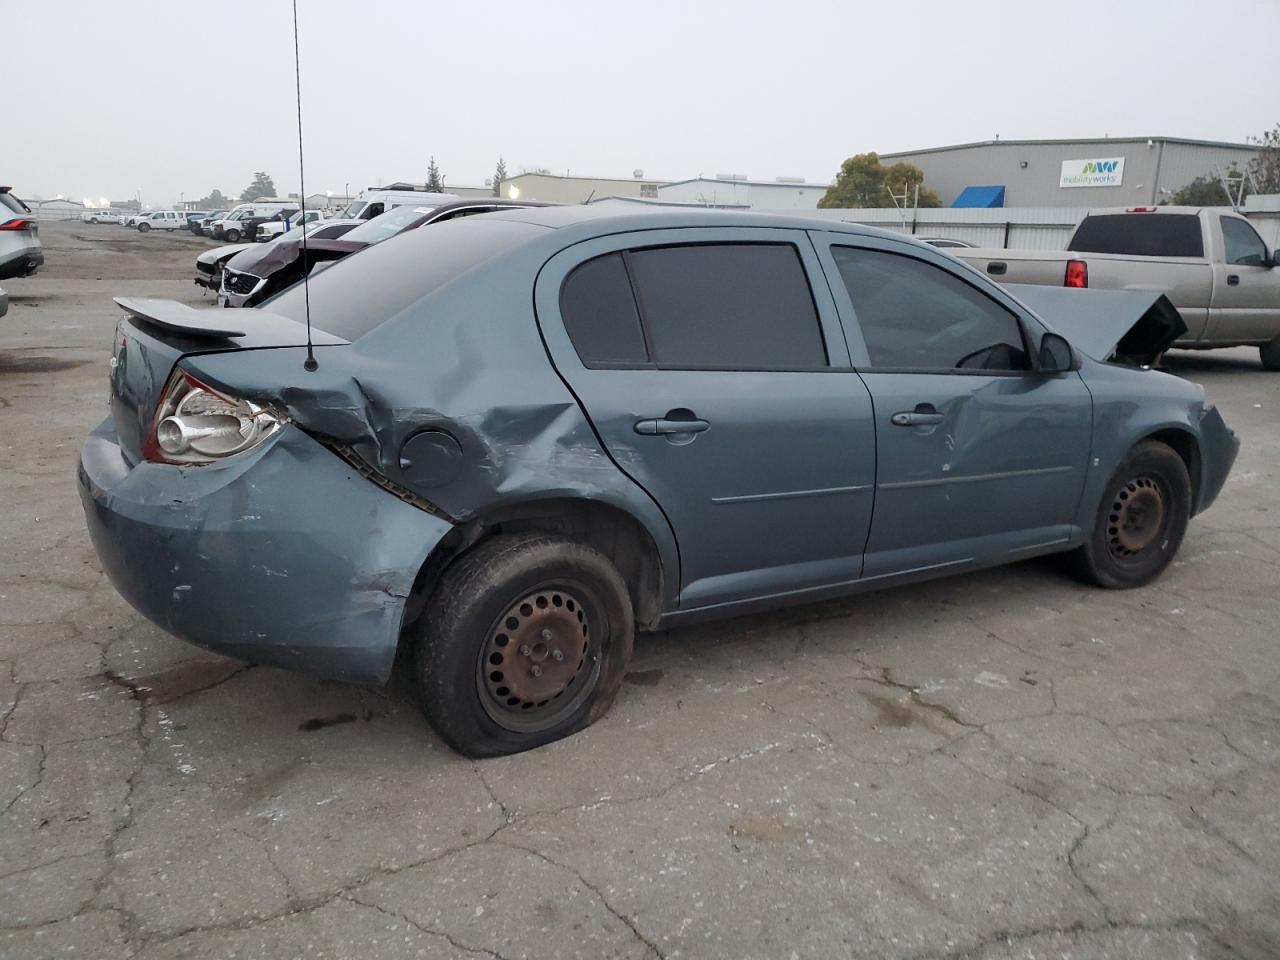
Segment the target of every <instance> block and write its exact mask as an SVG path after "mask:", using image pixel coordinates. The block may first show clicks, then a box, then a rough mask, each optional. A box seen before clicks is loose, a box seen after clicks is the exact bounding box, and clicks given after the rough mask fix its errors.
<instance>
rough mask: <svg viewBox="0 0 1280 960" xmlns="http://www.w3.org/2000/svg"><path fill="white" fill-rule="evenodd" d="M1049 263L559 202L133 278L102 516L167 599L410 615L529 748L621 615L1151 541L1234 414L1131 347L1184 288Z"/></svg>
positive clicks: (822, 225)
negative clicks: (1146, 287) (377, 239)
mask: <svg viewBox="0 0 1280 960" xmlns="http://www.w3.org/2000/svg"><path fill="white" fill-rule="evenodd" d="M1036 296H1038V295H1037V294H1031V295H1029V296H1028V298H1026V299H1024V298H1023V296H1022V295H1021V291H1017V290H1014V291H1011V290H1009V289H1005V288H1002V287H1000V286H998V285H996V284H995V283H993V282H991V281H990V280H989V279H987V278H986V277H985V276H983V275H981V274H980V273H978V272H976V271H974V270H973V269H971V268H969V267H967V266H965V265H964V264H962V263H961V262H960V261H958V260H956V259H955V258H954V257H952V256H950V255H948V254H946V253H944V252H942V251H939V250H936V249H934V248H932V247H929V246H927V245H925V244H921V243H917V242H915V241H912V240H910V239H907V238H904V237H901V236H898V235H892V234H887V233H884V232H880V231H877V230H874V229H871V228H866V227H859V226H855V225H852V224H845V223H840V224H834V223H831V222H827V221H814V220H807V219H803V218H798V217H782V216H770V215H754V214H745V213H731V212H723V211H715V212H708V211H702V210H699V211H694V212H689V211H672V210H655V211H645V212H628V213H621V214H620V213H617V212H614V211H609V210H606V209H604V208H600V207H581V206H573V207H549V208H544V209H537V210H504V211H497V212H493V213H489V214H487V215H485V216H480V217H467V218H460V219H456V220H453V221H450V222H447V223H442V224H439V225H437V226H434V227H432V229H430V230H413V231H409V232H407V233H404V234H401V235H400V236H396V237H394V238H393V239H391V240H389V241H387V242H385V243H380V244H377V245H375V246H373V247H370V248H368V249H366V250H364V251H362V252H361V253H360V254H359V256H357V257H352V258H349V259H347V260H345V261H342V262H340V263H338V264H336V265H334V266H333V267H331V268H329V269H327V270H325V271H323V272H321V273H319V274H317V275H315V276H314V277H313V278H311V280H310V282H309V284H307V285H303V284H298V285H295V286H294V287H292V288H291V289H289V290H286V291H285V292H283V293H282V294H280V295H279V296H277V297H275V298H274V299H273V300H272V301H271V302H270V303H269V304H268V305H267V308H265V309H264V308H256V309H249V310H239V311H235V312H232V311H226V310H212V309H209V310H195V309H193V308H190V307H187V306H183V305H180V304H177V303H173V302H170V301H155V300H129V299H121V300H119V301H117V302H118V303H119V304H120V306H121V307H123V308H124V310H125V313H126V315H125V316H124V317H123V318H122V319H121V321H120V324H119V327H118V331H117V334H116V341H115V350H114V357H113V362H112V373H111V415H110V417H109V418H108V419H107V420H105V421H104V422H103V423H102V424H101V425H100V426H99V427H98V428H97V429H96V430H94V432H93V433H92V434H91V435H90V437H89V438H88V440H87V442H86V444H85V446H84V449H83V451H82V454H81V461H80V469H79V485H80V491H81V496H82V500H83V503H84V508H85V513H86V517H87V523H88V527H89V531H90V534H91V537H92V539H93V543H94V545H95V547H96V549H97V552H98V555H99V557H100V558H101V560H102V564H103V567H104V569H105V570H106V572H107V574H108V575H109V577H110V579H111V581H112V582H113V583H114V584H115V586H116V588H117V589H118V590H119V591H120V593H121V594H122V595H123V596H124V597H125V598H126V599H127V600H128V601H129V602H130V603H132V604H133V605H134V606H135V607H136V608H137V609H138V610H140V611H141V612H142V613H143V614H145V615H146V616H147V617H149V618H150V619H151V620H153V621H154V622H155V623H157V624H158V625H159V626H161V627H162V628H164V629H165V630H167V631H169V632H171V633H172V634H174V635H176V636H178V637H181V638H183V639H185V640H187V641H190V642H192V643H194V644H197V645H199V646H202V647H205V648H208V649H210V650H215V651H218V652H221V653H223V654H226V655H228V656H232V657H238V658H241V659H244V660H248V661H252V662H257V663H265V664H274V665H276V666H281V667H287V668H291V669H296V670H302V671H307V672H309V673H312V674H316V675H320V676H325V677H330V678H338V679H343V680H350V681H360V682H366V683H383V682H385V681H386V680H387V678H388V676H389V674H390V673H391V670H392V664H393V662H394V661H396V658H397V653H398V652H403V654H404V657H403V661H404V663H405V664H406V665H407V667H408V669H409V670H410V672H411V673H412V676H413V678H414V681H415V682H416V684H417V688H418V691H419V694H420V699H421V704H422V708H423V710H424V712H425V714H426V716H427V718H428V719H429V721H430V723H431V724H432V726H433V727H434V728H435V729H436V730H437V731H438V732H439V733H440V735H441V736H442V737H443V738H444V739H445V740H446V741H447V742H448V743H449V744H451V745H452V746H453V747H454V748H455V749H457V750H459V751H461V752H463V753H465V754H468V755H471V756H492V755H497V754H505V753H512V752H515V751H519V750H524V749H528V748H531V747H536V746H538V745H540V744H544V743H548V742H550V741H553V740H556V739H558V738H561V737H564V736H566V735H568V734H571V733H573V732H575V731H577V730H580V729H582V728H584V727H586V726H587V725H589V724H590V723H592V722H593V721H595V720H598V719H599V718H600V717H602V716H603V715H604V714H605V713H606V711H607V710H608V708H609V706H610V704H611V702H612V701H613V699H614V697H615V695H616V694H617V692H618V690H619V687H620V685H621V683H622V679H623V676H624V674H625V671H626V668H627V662H628V658H629V657H630V654H631V650H632V643H633V638H634V635H635V633H636V631H637V630H653V629H658V628H665V627H674V626H678V625H682V624H688V623H694V622H697V621H701V620H709V619H714V618H721V617H727V616H733V615H738V614H744V613H749V612H753V611H759V610H765V609H769V608H774V607H780V606H784V605H788V604H796V603H806V602H811V601H816V600H822V599H825V598H830V597H841V596H847V595H850V594H855V593H859V592H861V591H866V590H873V589H877V588H881V587H887V586H891V585H899V584H904V583H911V582H914V581H918V580H923V579H926V578H930V577H936V576H942V575H945V574H950V573H961V572H968V571H972V570H976V569H979V568H983V567H989V566H993V565H996V564H1001V563H1008V562H1013V561H1018V560H1023V559H1026V558H1028V557H1033V556H1037V555H1042V554H1050V553H1061V554H1064V555H1065V557H1066V559H1067V561H1068V564H1069V566H1070V568H1071V569H1072V570H1073V571H1074V572H1075V573H1076V574H1077V575H1079V576H1080V577H1082V578H1084V579H1085V580H1087V581H1089V582H1091V583H1094V584H1097V585H1099V586H1102V587H1109V588H1131V587H1139V586H1142V585H1143V584H1146V583H1149V582H1150V581H1152V580H1153V579H1154V578H1156V577H1157V576H1158V575H1159V574H1160V573H1161V572H1162V571H1163V570H1164V569H1165V568H1166V567H1167V566H1168V564H1169V563H1170V561H1171V560H1172V559H1173V557H1174V555H1175V554H1176V552H1177V550H1178V547H1179V545H1180V543H1181V542H1182V538H1183V534H1184V532H1185V531H1186V529H1187V524H1188V521H1189V519H1190V518H1191V517H1192V516H1193V515H1195V514H1197V513H1198V512H1200V511H1202V510H1204V509H1206V508H1207V507H1208V506H1209V505H1210V504H1212V503H1213V501H1214V499H1215V498H1216V497H1217V496H1218V494H1219V492H1220V491H1221V490H1222V487H1223V484H1224V482H1225V480H1226V477H1227V474H1228V471H1229V470H1230V468H1231V465H1232V463H1233V461H1234V459H1235V455H1236V451H1237V448H1238V441H1237V439H1236V437H1235V435H1234V433H1233V432H1232V431H1231V430H1230V429H1228V428H1227V426H1226V425H1225V424H1224V423H1223V421H1222V418H1221V417H1220V415H1219V414H1218V411H1217V410H1216V408H1215V407H1214V406H1213V405H1212V404H1210V403H1208V402H1207V401H1206V399H1205V395H1204V391H1203V389H1202V388H1201V387H1199V386H1197V385H1195V384H1192V383H1189V382H1187V381H1184V380H1181V379H1178V378H1176V377H1173V376H1169V375H1167V374H1165V373H1162V372H1159V371H1156V370H1152V369H1149V368H1147V366H1146V364H1148V363H1149V362H1150V360H1151V359H1152V358H1154V357H1155V356H1156V355H1158V354H1159V353H1160V351H1162V350H1163V349H1164V348H1165V347H1166V346H1167V345H1168V344H1169V343H1170V342H1172V341H1173V340H1175V339H1176V338H1177V337H1179V336H1181V335H1182V333H1183V330H1184V327H1183V324H1182V320H1181V317H1179V315H1178V313H1177V311H1176V310H1174V309H1173V308H1172V307H1171V306H1170V305H1169V303H1168V301H1167V300H1166V299H1165V298H1164V297H1162V296H1160V295H1157V294H1147V293H1137V294H1132V295H1131V294H1126V293H1123V292H1120V293H1105V292H1104V293H1098V292H1094V291H1089V290H1057V291H1052V294H1051V295H1050V294H1045V295H1043V296H1041V298H1040V299H1034V298H1035V297H1036ZM308 302H309V304H310V308H309V321H310V326H309V325H308V307H307V304H308ZM308 339H310V341H311V342H312V343H313V344H314V347H313V348H309V347H308V346H307V344H308ZM312 353H313V354H314V362H312V356H311V354H312Z"/></svg>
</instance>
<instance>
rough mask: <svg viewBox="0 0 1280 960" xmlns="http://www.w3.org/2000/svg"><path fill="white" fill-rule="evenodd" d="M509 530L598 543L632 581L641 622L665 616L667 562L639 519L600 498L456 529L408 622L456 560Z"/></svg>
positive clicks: (532, 508)
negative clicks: (664, 561)
mask: <svg viewBox="0 0 1280 960" xmlns="http://www.w3.org/2000/svg"><path fill="white" fill-rule="evenodd" d="M504 533H549V534H555V535H557V536H562V537H566V538H568V539H570V540H574V541H576V542H578V543H583V544H586V545H588V546H591V547H594V548H595V549H596V550H599V551H600V552H601V553H602V554H604V555H605V556H606V557H608V558H609V561H610V562H611V563H612V564H613V565H614V567H616V568H617V570H618V573H619V574H620V575H621V576H622V579H623V580H624V581H625V582H626V584H627V589H628V592H629V593H630V594H631V606H632V609H633V610H634V611H635V618H636V625H637V626H638V627H641V628H644V627H651V626H653V624H655V623H656V622H657V620H658V617H659V616H661V614H662V582H663V581H662V577H663V571H662V561H661V558H660V557H659V555H658V547H657V545H656V544H655V543H654V542H653V538H652V537H651V536H650V535H649V532H648V531H647V530H645V528H644V527H643V526H642V525H641V524H640V522H639V521H638V520H636V519H635V518H634V517H632V516H631V515H630V514H628V513H626V512H624V511H622V510H619V509H618V508H617V507H612V506H609V505H608V504H604V503H600V502H599V501H595V500H539V501H534V502H530V503H522V504H515V505H510V506H505V507H500V508H498V509H497V510H493V511H490V512H489V513H486V514H482V515H481V516H479V517H477V518H475V519H473V520H469V521H467V522H465V523H461V524H459V525H458V526H456V527H454V528H453V530H451V531H450V532H449V534H448V535H447V536H446V537H445V538H444V539H443V540H442V541H441V542H440V544H439V546H437V547H436V549H435V550H434V551H432V553H431V556H430V557H428V558H427V562H426V563H425V564H423V567H422V569H421V570H420V571H419V572H418V577H417V579H416V581H415V582H414V586H413V594H412V596H411V598H410V604H409V608H408V610H407V611H406V615H405V620H404V622H405V623H406V624H408V623H411V622H412V621H413V620H416V619H417V618H418V616H419V615H420V614H421V612H422V609H423V607H425V606H426V602H427V599H428V597H429V596H430V595H431V591H432V590H433V589H435V584H436V583H437V582H439V579H440V576H441V575H442V574H443V573H444V571H445V570H446V569H448V567H449V566H450V565H451V564H453V563H454V562H455V561H456V560H457V559H458V558H459V557H461V556H462V555H463V554H464V553H467V552H468V551H469V550H471V549H472V548H473V547H475V546H476V545H477V544H479V543H481V542H482V541H484V540H487V539H489V538H490V537H493V536H497V535H498V534H504Z"/></svg>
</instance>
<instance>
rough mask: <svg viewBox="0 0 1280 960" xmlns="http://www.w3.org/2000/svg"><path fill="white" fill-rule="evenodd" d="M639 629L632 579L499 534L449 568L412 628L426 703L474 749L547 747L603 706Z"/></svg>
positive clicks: (537, 541) (592, 553) (437, 721)
mask: <svg viewBox="0 0 1280 960" xmlns="http://www.w3.org/2000/svg"><path fill="white" fill-rule="evenodd" d="M634 635H635V622H634V619H633V615H632V610H631V599H630V596H629V595H628V593H627V587H626V584H625V583H624V582H623V580H622V577H621V576H619V574H618V571H617V570H616V569H614V566H613V564H612V563H610V562H609V561H608V559H606V558H605V557H604V556H603V555H602V554H600V553H599V552H598V551H596V550H594V549H592V548H591V547H588V546H584V545H583V544H580V543H575V542H573V541H571V540H565V539H562V538H559V537H553V536H548V535H543V534H529V535H505V536H499V537H494V538H493V539H492V540H488V541H486V542H484V543H481V544H480V545H479V546H477V547H475V548H474V549H473V550H471V551H470V552H468V553H466V554H464V555H463V556H462V557H461V558H460V559H459V560H458V561H457V562H456V563H454V564H453V565H452V566H451V567H449V569H448V570H446V571H445V573H444V575H443V576H442V577H441V578H440V582H439V584H438V585H437V586H436V589H435V591H434V594H433V596H432V599H431V600H429V601H428V605H427V609H426V612H425V613H424V614H423V616H422V618H421V619H420V620H419V621H418V623H417V625H416V627H415V635H414V636H413V637H412V642H414V644H415V645H416V650H415V652H416V656H415V657H414V668H413V674H414V679H415V682H416V685H417V688H418V694H419V698H420V701H421V706H422V711H423V713H425V714H426V717H427V720H428V722H430V724H431V726H432V728H433V729H435V731H436V732H437V733H438V734H440V736H441V737H443V738H444V740H445V742H447V743H448V744H449V746H451V747H453V749H455V750H457V751H458V752H459V753H461V754H464V755H466V756H469V757H495V756H502V755H504V754H509V753H519V752H520V751H522V750H529V749H532V748H533V747H538V746H541V745H543V744H546V743H551V742H552V741H555V740H559V739H561V738H563V737H567V736H569V735H570V734H572V733H576V732H577V731H579V730H581V729H583V728H584V727H587V726H589V725H590V724H592V723H594V722H595V721H596V720H598V719H600V717H602V716H604V715H605V713H607V712H608V710H609V707H610V706H611V705H612V704H613V700H614V697H616V696H617V693H618V689H619V688H620V687H621V685H622V678H623V676H624V674H625V673H626V669H627V663H628V662H629V661H630V659H631V648H632V643H633V640H634ZM544 640H545V641H546V642H542V641H544ZM575 657H576V659H577V662H576V663H575V662H574V660H575ZM553 658H554V659H553ZM504 671H505V672H504Z"/></svg>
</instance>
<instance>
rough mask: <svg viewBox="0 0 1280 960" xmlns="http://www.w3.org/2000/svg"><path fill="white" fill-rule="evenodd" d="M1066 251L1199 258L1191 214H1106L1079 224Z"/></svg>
mask: <svg viewBox="0 0 1280 960" xmlns="http://www.w3.org/2000/svg"><path fill="white" fill-rule="evenodd" d="M1067 249H1068V250H1075V251H1078V252H1080V253H1115V254H1121V255H1127V256H1140V257H1203V256H1204V238H1203V237H1202V236H1201V229H1200V218H1199V217H1197V216H1196V215H1195V214H1193V213H1106V214H1100V215H1096V216H1090V217H1085V218H1084V219H1083V220H1082V221H1080V226H1079V227H1077V228H1076V232H1075V234H1074V235H1073V236H1072V237H1071V242H1070V243H1068V244H1067Z"/></svg>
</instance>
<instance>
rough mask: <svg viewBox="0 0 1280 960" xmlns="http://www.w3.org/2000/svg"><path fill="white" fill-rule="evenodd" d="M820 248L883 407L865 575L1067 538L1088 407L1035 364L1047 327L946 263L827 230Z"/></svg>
mask: <svg viewBox="0 0 1280 960" xmlns="http://www.w3.org/2000/svg"><path fill="white" fill-rule="evenodd" d="M816 239H817V238H816ZM820 249H821V250H822V257H823V262H824V264H826V265H827V267H828V275H829V276H830V277H831V281H832V288H833V289H834V290H835V291H836V301H837V303H838V304H839V305H840V308H841V312H842V315H843V316H844V317H845V321H846V322H845V331H846V334H847V336H848V341H849V349H850V353H851V355H852V357H853V361H854V365H855V366H856V367H857V368H858V370H859V371H860V372H861V375H862V379H863V380H864V381H865V382H866V384H867V387H868V389H869V390H870V392H871V397H872V402H873V404H874V411H875V412H874V415H875V424H876V451H877V471H876V500H875V516H874V518H873V520H872V524H871V533H870V537H869V538H868V541H867V549H866V560H865V567H864V576H865V577H894V576H903V575H911V574H916V573H920V572H925V571H930V570H937V569H938V568H940V567H949V566H955V567H963V566H966V565H969V564H974V563H978V564H985V563H990V562H998V561H1000V560H1006V559H1013V558H1016V557H1019V556H1029V555H1031V554H1033V553H1035V552H1038V551H1044V550H1047V549H1051V548H1053V547H1054V546H1057V545H1060V544H1062V543H1064V542H1066V540H1067V539H1068V538H1069V537H1070V536H1071V535H1072V532H1073V531H1072V527H1071V524H1072V521H1073V518H1074V516H1075V513H1076V508H1077V506H1078V504H1079V501H1080V495H1081V492H1082V490H1083V487H1084V478H1085V473H1086V471H1087V467H1088V458H1089V449H1090V440H1091V435H1092V419H1093V414H1092V410H1093V406H1092V399H1091V397H1090V395H1089V391H1088V390H1087V389H1086V387H1085V385H1084V382H1083V381H1082V380H1081V379H1080V376H1079V374H1077V373H1075V372H1071V373H1064V374H1059V375H1055V376H1045V375H1041V374H1040V373H1038V372H1036V371H1034V370H1033V369H1032V368H1031V367H1032V365H1031V362H1030V359H1029V356H1030V354H1031V352H1032V351H1033V350H1035V349H1038V344H1039V334H1040V333H1042V332H1043V331H1042V329H1040V327H1039V324H1037V323H1036V322H1035V321H1034V320H1032V319H1031V318H1029V317H1023V316H1020V315H1019V312H1018V309H1017V307H1016V305H1015V304H1014V303H1013V301H1012V300H1009V299H1007V298H1006V297H1005V296H1004V294H1003V293H1002V292H1000V291H998V290H992V289H989V288H987V287H986V286H985V285H983V286H978V285H977V284H975V283H973V282H972V281H971V280H970V279H969V278H968V277H967V276H966V275H964V274H962V273H961V272H960V270H957V269H956V267H957V265H956V264H955V262H954V261H951V260H950V258H947V257H946V256H945V255H940V254H938V253H935V252H933V251H930V250H927V249H920V248H919V247H916V246H915V245H908V244H905V243H900V242H897V241H892V240H880V239H877V238H872V237H856V236H847V235H839V234H824V235H822V238H821V243H820Z"/></svg>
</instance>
